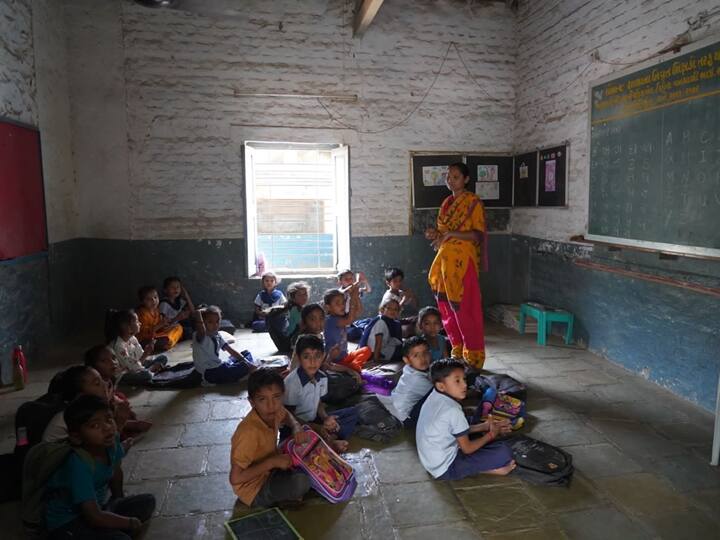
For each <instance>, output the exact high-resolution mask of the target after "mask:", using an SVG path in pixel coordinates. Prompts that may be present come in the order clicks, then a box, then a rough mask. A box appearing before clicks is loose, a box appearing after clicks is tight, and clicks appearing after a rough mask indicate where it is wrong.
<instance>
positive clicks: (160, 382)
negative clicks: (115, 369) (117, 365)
mask: <svg viewBox="0 0 720 540" xmlns="http://www.w3.org/2000/svg"><path fill="white" fill-rule="evenodd" d="M120 381H122V379H120ZM201 383H202V375H200V372H198V371H195V365H194V364H193V363H192V362H181V363H180V364H176V365H174V366H172V367H171V368H168V369H164V370H163V371H161V372H160V373H156V374H155V375H153V378H152V379H151V380H150V382H149V383H147V385H146V386H147V387H148V388H178V389H182V388H195V387H197V386H200V384H201Z"/></svg>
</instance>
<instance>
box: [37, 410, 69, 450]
mask: <svg viewBox="0 0 720 540" xmlns="http://www.w3.org/2000/svg"><path fill="white" fill-rule="evenodd" d="M63 413H64V411H60V412H59V413H55V416H53V417H52V418H51V419H50V422H48V425H47V426H45V430H44V431H43V434H42V442H60V441H64V440H65V439H67V438H68V429H67V424H66V423H65V416H64V415H63Z"/></svg>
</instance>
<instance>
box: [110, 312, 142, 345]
mask: <svg viewBox="0 0 720 540" xmlns="http://www.w3.org/2000/svg"><path fill="white" fill-rule="evenodd" d="M136 316H137V315H136V314H135V310H134V309H120V310H108V313H107V316H106V322H105V343H112V342H113V341H115V340H116V339H117V337H118V336H119V335H120V330H121V329H122V327H123V326H125V325H129V324H131V323H132V320H133V318H135V317H136Z"/></svg>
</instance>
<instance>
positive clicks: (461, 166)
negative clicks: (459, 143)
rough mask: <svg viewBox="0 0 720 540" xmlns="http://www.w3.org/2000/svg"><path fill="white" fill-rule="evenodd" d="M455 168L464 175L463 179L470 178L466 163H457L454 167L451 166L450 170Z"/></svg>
mask: <svg viewBox="0 0 720 540" xmlns="http://www.w3.org/2000/svg"><path fill="white" fill-rule="evenodd" d="M453 167H454V168H455V169H457V170H458V171H460V174H462V175H463V178H467V177H468V176H470V169H468V166H467V165H465V163H463V162H462V161H457V162H455V163H453V164H452V165H449V166H448V169H452V168H453Z"/></svg>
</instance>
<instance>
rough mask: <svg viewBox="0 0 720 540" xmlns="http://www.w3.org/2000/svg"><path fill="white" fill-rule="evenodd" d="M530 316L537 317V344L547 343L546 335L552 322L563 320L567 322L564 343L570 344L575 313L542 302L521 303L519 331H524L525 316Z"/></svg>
mask: <svg viewBox="0 0 720 540" xmlns="http://www.w3.org/2000/svg"><path fill="white" fill-rule="evenodd" d="M527 316H530V317H534V318H535V319H537V322H538V333H537V342H538V345H546V344H547V335H548V334H549V333H550V327H551V326H552V323H554V322H564V323H566V324H567V330H565V345H570V343H571V342H572V335H573V324H574V322H575V315H573V314H572V313H570V312H569V311H565V310H562V309H557V308H551V307H546V306H543V305H542V304H535V303H529V304H522V305H521V306H520V333H521V334H524V333H525V317H527Z"/></svg>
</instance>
